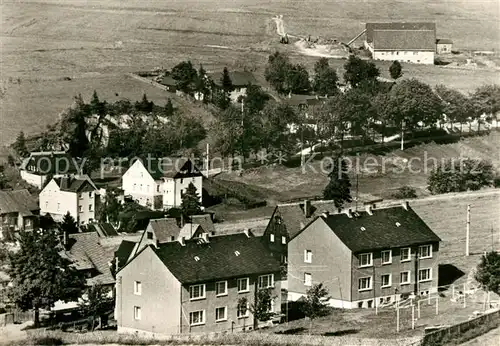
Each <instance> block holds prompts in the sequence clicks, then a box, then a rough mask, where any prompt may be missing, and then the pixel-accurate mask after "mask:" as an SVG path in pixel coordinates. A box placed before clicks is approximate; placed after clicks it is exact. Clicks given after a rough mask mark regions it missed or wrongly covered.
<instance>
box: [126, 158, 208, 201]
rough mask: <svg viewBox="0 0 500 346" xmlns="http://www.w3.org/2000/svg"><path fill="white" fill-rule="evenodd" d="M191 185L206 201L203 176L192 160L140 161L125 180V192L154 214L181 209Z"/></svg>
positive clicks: (128, 171) (149, 159) (127, 174)
mask: <svg viewBox="0 0 500 346" xmlns="http://www.w3.org/2000/svg"><path fill="white" fill-rule="evenodd" d="M190 183H193V185H194V186H195V187H196V190H197V191H198V195H199V196H200V201H202V189H203V174H202V173H201V171H200V170H199V169H198V168H197V167H196V166H195V165H194V163H193V162H192V161H191V160H183V159H163V160H157V159H152V158H148V159H144V160H136V161H135V162H134V163H133V164H132V165H131V166H130V167H129V169H128V170H127V171H126V172H125V174H124V175H123V177H122V190H123V192H124V194H125V196H130V197H132V199H134V200H135V201H136V202H137V203H139V204H140V205H143V206H147V207H149V208H151V209H154V210H161V209H169V208H173V207H179V206H180V205H181V203H182V194H183V193H184V191H185V190H186V188H187V187H188V186H189V184H190Z"/></svg>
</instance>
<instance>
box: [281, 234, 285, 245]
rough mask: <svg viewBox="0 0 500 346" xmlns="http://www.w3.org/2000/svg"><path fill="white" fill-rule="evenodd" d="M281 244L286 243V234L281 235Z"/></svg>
mask: <svg viewBox="0 0 500 346" xmlns="http://www.w3.org/2000/svg"><path fill="white" fill-rule="evenodd" d="M281 244H286V237H285V236H284V235H283V236H281Z"/></svg>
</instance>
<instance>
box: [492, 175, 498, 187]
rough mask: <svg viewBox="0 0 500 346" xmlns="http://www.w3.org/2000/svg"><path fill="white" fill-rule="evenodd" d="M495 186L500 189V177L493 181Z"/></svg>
mask: <svg viewBox="0 0 500 346" xmlns="http://www.w3.org/2000/svg"><path fill="white" fill-rule="evenodd" d="M493 186H494V187H497V188H499V187H500V176H499V177H496V178H495V179H493Z"/></svg>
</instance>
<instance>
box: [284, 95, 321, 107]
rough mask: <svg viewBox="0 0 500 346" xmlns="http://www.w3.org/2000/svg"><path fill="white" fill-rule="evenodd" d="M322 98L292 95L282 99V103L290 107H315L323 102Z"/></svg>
mask: <svg viewBox="0 0 500 346" xmlns="http://www.w3.org/2000/svg"><path fill="white" fill-rule="evenodd" d="M325 100H326V98H325V97H324V96H316V95H299V94H292V95H289V96H287V97H286V98H285V99H284V102H285V103H287V104H289V105H291V106H300V105H303V106H305V105H307V106H316V105H319V104H321V103H323V102H325Z"/></svg>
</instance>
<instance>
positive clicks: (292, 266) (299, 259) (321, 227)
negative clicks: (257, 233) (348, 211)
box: [287, 218, 351, 301]
mask: <svg viewBox="0 0 500 346" xmlns="http://www.w3.org/2000/svg"><path fill="white" fill-rule="evenodd" d="M305 250H312V261H311V263H305V262H304V251H305ZM305 273H309V274H311V275H312V283H313V284H317V283H320V282H322V283H323V284H324V285H325V286H326V287H327V288H328V290H329V293H330V296H331V298H332V299H334V300H335V299H336V300H345V301H350V300H351V288H350V282H351V251H350V250H349V249H348V248H347V246H345V245H344V243H342V242H341V241H340V239H339V238H338V237H337V236H336V235H335V233H334V232H332V231H331V229H330V228H329V227H328V225H326V223H325V221H324V220H323V219H322V218H318V219H316V221H314V222H313V223H311V224H310V225H309V226H308V227H307V228H306V229H305V230H303V231H302V233H300V234H299V235H298V236H296V237H295V238H293V239H292V240H290V242H289V243H288V274H287V281H288V290H289V292H290V293H291V294H290V295H289V299H292V298H294V297H298V295H299V294H301V295H304V294H305V293H306V291H307V289H309V286H306V285H305V284H304V274H305ZM295 300H296V299H295Z"/></svg>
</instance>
